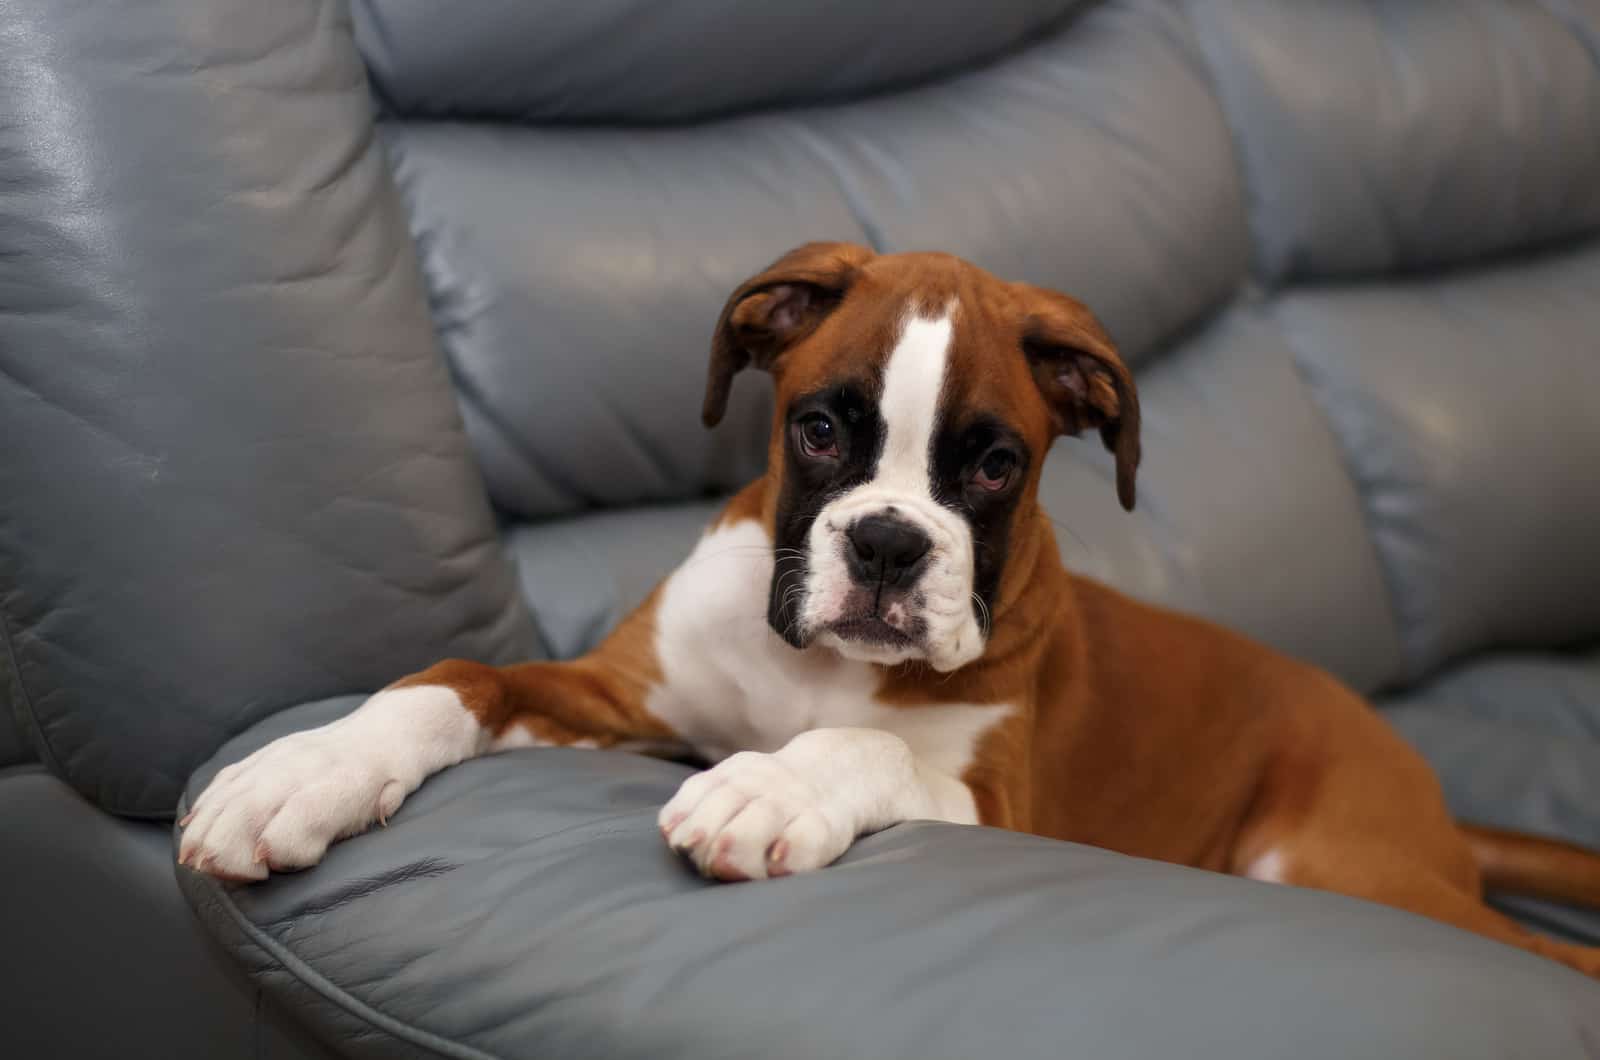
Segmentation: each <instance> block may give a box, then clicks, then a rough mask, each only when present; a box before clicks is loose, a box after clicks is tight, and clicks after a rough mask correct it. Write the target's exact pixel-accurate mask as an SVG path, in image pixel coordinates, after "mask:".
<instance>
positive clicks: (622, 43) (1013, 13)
mask: <svg viewBox="0 0 1600 1060" xmlns="http://www.w3.org/2000/svg"><path fill="white" fill-rule="evenodd" d="M1082 6H1084V0H988V2H987V3H985V5H984V8H983V15H982V17H981V18H977V17H974V15H973V11H972V8H971V5H970V4H968V3H965V2H963V0H877V2H875V3H870V4H862V3H857V2H855V0H809V2H807V3H804V4H751V3H747V2H744V0H584V2H583V3H581V4H573V3H570V2H566V0H497V2H492V3H486V2H483V0H479V2H477V3H474V4H473V5H472V6H470V7H459V6H451V7H448V8H444V7H441V6H440V5H438V4H435V3H431V2H429V0H356V2H355V3H353V4H352V5H351V8H352V12H353V14H354V15H355V22H356V34H357V40H358V41H359V42H360V45H361V50H362V53H363V55H364V56H365V57H366V60H367V64H368V66H369V67H370V68H371V70H372V77H373V82H374V85H375V87H376V88H377V90H378V92H379V94H380V95H381V96H382V98H383V99H384V100H385V101H386V102H387V103H388V104H389V106H390V107H391V108H393V109H394V110H395V111H397V112H399V113H401V114H405V115H408V116H412V117H474V118H498V119H503V120H512V121H520V122H549V123H570V122H612V123H624V124H629V125H637V124H648V123H656V122H682V121H687V120H691V119H697V118H705V117H708V116H710V115H714V114H722V113H725V112H728V111H734V110H745V109H751V108H755V107H782V106H786V105H793V104H796V103H806V102H813V101H815V100H818V99H839V98H846V97H850V96H857V95H862V94H865V93H869V92H875V91H881V90H883V89H887V88H893V87H896V86H900V85H904V84H907V83H909V82H914V81H921V80H925V79H930V78H934V77H937V76H939V75H942V74H949V73H951V72H954V71H957V70H960V69H961V68H962V67H965V66H969V65H975V64H978V63H982V62H985V61H987V60H990V59H993V58H994V57H996V56H999V55H1002V54H1004V53H1005V52H1007V51H1008V50H1010V49H1012V48H1015V47H1017V46H1019V45H1020V44H1022V43H1023V42H1025V41H1026V40H1027V39H1029V38H1030V37H1033V36H1035V35H1037V34H1038V33H1040V32H1041V31H1042V30H1046V29H1048V28H1050V27H1051V26H1053V25H1056V24H1058V23H1060V22H1062V21H1064V20H1065V19H1066V18H1069V17H1070V16H1071V14H1072V12H1073V11H1074V10H1076V9H1077V8H1079V7H1082ZM686 55H690V56H693V61H690V62H685V61H684V56H686Z"/></svg>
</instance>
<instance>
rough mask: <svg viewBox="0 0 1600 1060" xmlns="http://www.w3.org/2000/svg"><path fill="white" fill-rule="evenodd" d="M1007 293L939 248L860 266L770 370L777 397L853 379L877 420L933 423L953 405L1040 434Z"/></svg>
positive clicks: (1042, 420) (953, 410)
mask: <svg viewBox="0 0 1600 1060" xmlns="http://www.w3.org/2000/svg"><path fill="white" fill-rule="evenodd" d="M1013 302H1014V298H1013V296H1012V295H1011V293H1010V292H1009V291H1007V290H1006V289H1005V286H1004V285H1003V284H1000V283H999V282H998V281H996V280H995V279H994V278H993V277H992V276H990V275H989V274H987V273H984V272H981V271H979V270H976V269H973V268H972V267H971V266H969V265H967V264H966V263H965V262H962V261H961V260H960V259H958V258H954V257H949V256H947V255H942V254H930V255H914V256H912V255H904V256H895V257H883V258H876V259H874V260H872V261H871V262H868V263H867V264H866V265H864V266H862V267H861V268H860V270H859V271H858V273H857V275H856V276H855V277H854V278H853V282H852V284H851V286H850V289H849V291H848V292H847V293H846V294H844V295H843V296H842V297H841V299H840V303H839V304H838V306H837V307H836V308H835V309H834V310H833V311H832V312H831V313H830V314H828V315H827V316H826V317H825V318H824V319H823V320H822V321H821V322H820V324H819V326H818V329H817V332H816V334H815V335H814V336H813V337H812V339H811V341H807V342H804V343H801V344H798V345H797V346H796V347H795V348H794V349H793V351H792V353H791V354H790V356H789V357H788V358H786V363H784V364H783V365H782V366H781V368H782V370H781V372H780V374H779V379H780V386H781V392H780V397H781V398H783V399H790V398H793V397H794V396H796V395H803V394H809V393H814V392H817V391H819V390H823V389H826V388H828V387H830V386H840V385H853V386H856V387H859V388H860V389H861V390H862V391H863V392H864V393H865V394H866V395H868V396H869V397H870V398H871V400H872V401H873V402H874V403H875V404H876V405H877V406H878V409H879V411H880V412H881V413H883V414H884V416H885V419H886V421H893V420H901V421H905V420H907V419H908V418H912V417H915V418H916V419H918V420H919V421H921V422H922V426H923V427H924V430H923V437H922V441H923V442H924V443H926V442H927V440H928V437H927V435H928V431H929V430H931V428H932V426H933V423H932V422H931V419H930V417H934V416H939V417H941V418H947V417H948V416H950V415H959V414H961V413H962V411H963V410H970V411H972V412H979V411H981V412H983V413H984V414H987V415H990V416H997V415H998V416H1004V417H1005V418H1006V419H1008V420H1014V421H1016V422H1015V427H1016V429H1018V430H1019V431H1027V432H1028V433H1030V434H1036V435H1037V436H1038V437H1039V439H1040V440H1041V441H1042V440H1043V439H1044V437H1045V435H1047V434H1048V432H1049V423H1048V415H1047V410H1046V409H1045V408H1044V406H1043V404H1042V403H1041V402H1040V401H1039V400H1038V396H1037V393H1036V391H1035V390H1034V388H1033V384H1032V380H1031V378H1030V376H1029V374H1028V372H1027V371H1026V365H1025V363H1024V362H1023V360H1022V359H1021V358H1020V357H1019V356H1017V355H1016V349H1015V348H1016V345H1017V343H1018V342H1019V341H1020V340H1019V338H1018V328H1017V319H1016V318H1017V314H1016V312H1015V311H1014V307H1013Z"/></svg>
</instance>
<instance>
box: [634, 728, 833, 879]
mask: <svg viewBox="0 0 1600 1060" xmlns="http://www.w3.org/2000/svg"><path fill="white" fill-rule="evenodd" d="M656 823H657V824H658V825H659V826H660V828H661V834H662V835H663V836H664V837H666V840H667V843H668V844H669V845H670V846H671V847H672V848H673V849H674V850H676V851H678V852H679V853H681V854H683V855H685V856H686V857H688V858H689V859H690V860H691V861H692V862H694V865H695V867H696V868H698V869H699V870H700V872H701V873H703V874H704V875H706V876H710V877H713V878H715V879H719V880H759V879H764V878H766V877H768V876H787V875H789V874H790V873H795V872H810V871H811V870H813V869H820V868H822V867H823V866H824V865H828V864H830V863H832V862H833V861H835V860H836V859H837V858H838V857H839V855H841V854H843V853H844V852H845V850H847V849H848V848H849V846H850V843H851V842H852V841H853V840H854V839H855V837H856V826H855V823H854V822H853V821H852V820H851V819H850V815H849V813H848V811H847V809H846V807H844V806H843V805H841V804H840V803H839V800H836V799H830V798H829V797H828V795H827V793H826V792H823V791H821V790H820V789H819V788H818V787H817V786H816V785H815V784H814V783H813V782H812V781H811V780H810V779H809V778H808V777H806V776H804V775H802V774H801V773H800V772H799V771H797V770H796V769H794V768H793V767H792V766H791V765H790V764H789V763H787V762H785V761H784V760H783V759H782V758H781V757H780V756H779V755H771V754H758V753H756V752H754V751H742V752H740V753H739V754H736V755H733V756H732V757H731V758H728V759H727V760H725V761H723V762H721V763H719V764H718V765H716V766H714V767H712V768H711V769H708V770H706V771H705V772H704V773H696V774H695V775H694V776H692V777H690V778H689V779H688V780H685V781H684V782H683V786H682V787H680V788H679V789H678V793H677V794H676V795H674V796H673V797H672V799H671V801H669V802H668V803H667V804H666V805H665V806H663V807H662V808H661V813H660V815H659V816H658V817H657V819H656Z"/></svg>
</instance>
